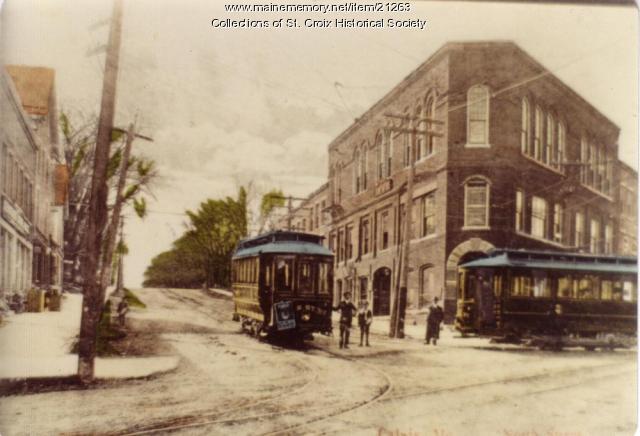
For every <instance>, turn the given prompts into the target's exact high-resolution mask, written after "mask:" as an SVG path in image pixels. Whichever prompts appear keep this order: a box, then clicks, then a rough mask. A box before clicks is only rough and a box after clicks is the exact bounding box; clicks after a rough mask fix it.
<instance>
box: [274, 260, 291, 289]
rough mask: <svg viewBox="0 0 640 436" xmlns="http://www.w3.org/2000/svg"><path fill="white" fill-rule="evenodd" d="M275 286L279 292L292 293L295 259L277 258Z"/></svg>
mask: <svg viewBox="0 0 640 436" xmlns="http://www.w3.org/2000/svg"><path fill="white" fill-rule="evenodd" d="M275 263H276V273H275V286H276V290H277V291H279V292H291V291H292V276H291V274H292V273H293V257H292V256H287V257H285V256H278V257H276V262H275Z"/></svg>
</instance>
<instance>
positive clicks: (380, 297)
mask: <svg viewBox="0 0 640 436" xmlns="http://www.w3.org/2000/svg"><path fill="white" fill-rule="evenodd" d="M390 313H391V270H390V269H389V268H386V267H382V268H379V269H377V270H376V272H375V273H373V314H374V315H389V314H390Z"/></svg>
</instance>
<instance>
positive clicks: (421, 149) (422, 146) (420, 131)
mask: <svg viewBox="0 0 640 436" xmlns="http://www.w3.org/2000/svg"><path fill="white" fill-rule="evenodd" d="M415 117H416V120H415V128H416V149H415V160H419V159H422V158H424V157H425V156H426V155H427V141H426V134H425V133H424V130H425V125H426V124H425V122H424V121H423V118H424V113H423V112H422V107H421V106H418V108H417V109H416V114H415Z"/></svg>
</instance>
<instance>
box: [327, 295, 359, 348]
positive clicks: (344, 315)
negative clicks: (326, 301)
mask: <svg viewBox="0 0 640 436" xmlns="http://www.w3.org/2000/svg"><path fill="white" fill-rule="evenodd" d="M333 310H338V311H340V348H349V330H350V329H351V320H352V319H353V313H354V312H356V311H357V310H358V308H357V307H356V306H354V305H353V303H352V302H351V294H350V293H349V292H345V293H344V298H343V299H342V301H341V302H340V304H338V307H334V308H333Z"/></svg>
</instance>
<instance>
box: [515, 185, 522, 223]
mask: <svg viewBox="0 0 640 436" xmlns="http://www.w3.org/2000/svg"><path fill="white" fill-rule="evenodd" d="M516 231H517V232H522V231H524V192H523V191H521V190H520V189H518V190H517V191H516Z"/></svg>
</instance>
